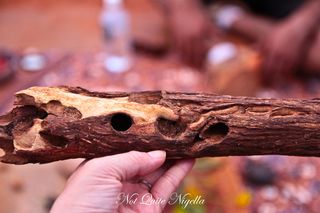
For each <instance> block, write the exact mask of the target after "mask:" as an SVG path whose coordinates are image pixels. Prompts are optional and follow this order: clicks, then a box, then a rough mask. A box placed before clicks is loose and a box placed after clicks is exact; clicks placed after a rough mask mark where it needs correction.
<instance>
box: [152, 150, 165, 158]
mask: <svg viewBox="0 0 320 213" xmlns="http://www.w3.org/2000/svg"><path fill="white" fill-rule="evenodd" d="M148 154H149V155H150V156H151V157H152V158H155V159H158V158H164V157H165V156H166V152H165V151H152V152H148Z"/></svg>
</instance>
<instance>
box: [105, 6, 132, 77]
mask: <svg viewBox="0 0 320 213" xmlns="http://www.w3.org/2000/svg"><path fill="white" fill-rule="evenodd" d="M100 18H101V20H100V21H101V25H102V28H103V36H104V40H105V45H106V58H105V59H104V66H105V68H106V70H108V71H109V72H112V73H122V72H125V71H128V70H129V69H130V68H131V65H132V58H131V56H132V54H131V53H132V49H131V38H130V17H129V14H128V12H127V11H126V10H125V9H124V7H123V3H122V0H104V1H103V11H102V13H101V17H100Z"/></svg>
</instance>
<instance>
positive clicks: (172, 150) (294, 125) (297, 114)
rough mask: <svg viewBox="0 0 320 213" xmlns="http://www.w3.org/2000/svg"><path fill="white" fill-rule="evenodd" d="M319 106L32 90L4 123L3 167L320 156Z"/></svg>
mask: <svg viewBox="0 0 320 213" xmlns="http://www.w3.org/2000/svg"><path fill="white" fill-rule="evenodd" d="M319 130H320V100H317V99H313V100H294V99H282V100H279V99H259V98H248V97H232V96H216V95H212V94H199V93H175V92H165V91H153V92H133V93H97V92H89V91H87V90H84V89H82V88H70V87H32V88H29V89H26V90H23V91H20V92H18V93H17V94H16V100H15V107H14V109H13V110H12V111H11V112H9V113H8V114H6V115H3V116H0V148H1V149H2V150H1V151H2V156H1V157H0V161H2V162H5V163H14V164H25V163H47V162H52V161H57V160H64V159H69V158H94V157H100V156H105V155H112V154H116V153H123V152H127V151H130V150H139V151H150V150H158V149H162V150H165V151H167V155H168V158H196V157H205V156H230V155H238V156H239V155H266V154H280V155H296V156H320V131H319Z"/></svg>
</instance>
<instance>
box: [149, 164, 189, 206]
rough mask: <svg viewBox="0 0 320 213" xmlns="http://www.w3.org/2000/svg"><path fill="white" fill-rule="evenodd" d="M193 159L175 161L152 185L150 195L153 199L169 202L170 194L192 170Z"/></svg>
mask: <svg viewBox="0 0 320 213" xmlns="http://www.w3.org/2000/svg"><path fill="white" fill-rule="evenodd" d="M194 163H195V160H194V159H191V160H180V161H177V162H176V163H175V164H174V165H173V166H172V167H171V168H170V169H169V170H168V171H166V172H165V173H164V174H163V176H162V177H160V178H159V180H158V181H157V182H156V183H155V184H154V185H153V187H152V189H151V194H152V195H153V197H154V198H155V199H165V200H169V198H170V196H171V194H172V193H173V192H174V191H175V190H176V189H177V188H178V186H179V185H180V182H181V181H182V180H183V178H184V177H185V176H186V175H187V174H188V172H189V171H190V170H191V169H192V167H193V165H194Z"/></svg>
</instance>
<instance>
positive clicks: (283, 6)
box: [203, 0, 304, 19]
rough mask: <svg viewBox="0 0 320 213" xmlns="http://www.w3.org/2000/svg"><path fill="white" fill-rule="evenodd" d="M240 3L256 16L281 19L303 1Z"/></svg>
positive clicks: (251, 0)
mask: <svg viewBox="0 0 320 213" xmlns="http://www.w3.org/2000/svg"><path fill="white" fill-rule="evenodd" d="M203 2H204V3H205V4H210V3H213V2H215V1H214V0H203ZM221 2H223V0H222V1H221ZM240 2H242V3H244V4H245V5H247V6H248V8H249V9H250V10H251V11H252V12H254V13H256V14H258V15H263V16H268V17H271V18H275V19H281V18H285V17H286V16H288V15H290V14H291V13H292V12H293V11H295V10H296V9H298V8H299V7H300V6H301V5H302V4H303V2H304V0H241V1H240Z"/></svg>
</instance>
